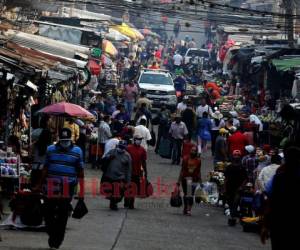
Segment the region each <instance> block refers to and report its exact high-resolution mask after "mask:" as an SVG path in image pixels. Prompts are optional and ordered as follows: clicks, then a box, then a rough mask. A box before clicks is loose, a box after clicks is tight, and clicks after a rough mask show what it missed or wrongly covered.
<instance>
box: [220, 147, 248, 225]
mask: <svg viewBox="0 0 300 250" xmlns="http://www.w3.org/2000/svg"><path fill="white" fill-rule="evenodd" d="M241 157H242V154H241V151H240V150H234V151H233V154H232V162H231V164H230V165H228V166H227V167H226V170H225V173H224V174H225V197H226V202H227V204H228V205H229V211H230V218H229V219H228V225H230V226H234V225H235V224H236V220H237V218H239V213H238V206H239V190H240V188H241V186H243V184H245V182H246V180H247V172H246V169H245V168H244V167H243V166H242V158H241Z"/></svg>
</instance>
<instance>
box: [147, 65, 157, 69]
mask: <svg viewBox="0 0 300 250" xmlns="http://www.w3.org/2000/svg"><path fill="white" fill-rule="evenodd" d="M149 69H159V67H158V66H157V65H156V66H153V65H151V66H150V67H149Z"/></svg>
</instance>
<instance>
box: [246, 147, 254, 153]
mask: <svg viewBox="0 0 300 250" xmlns="http://www.w3.org/2000/svg"><path fill="white" fill-rule="evenodd" d="M245 149H246V151H247V152H248V153H249V154H251V153H253V152H254V151H255V147H254V146H252V145H247V146H246V147H245Z"/></svg>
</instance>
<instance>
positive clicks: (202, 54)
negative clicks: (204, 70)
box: [187, 50, 209, 58]
mask: <svg viewBox="0 0 300 250" xmlns="http://www.w3.org/2000/svg"><path fill="white" fill-rule="evenodd" d="M187 56H190V57H192V56H199V57H206V58H208V57H209V53H208V51H203V50H190V51H189V52H188V54H187Z"/></svg>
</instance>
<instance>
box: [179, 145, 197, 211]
mask: <svg viewBox="0 0 300 250" xmlns="http://www.w3.org/2000/svg"><path fill="white" fill-rule="evenodd" d="M199 182H201V159H200V157H198V153H197V148H196V147H193V148H192V149H191V151H190V154H189V155H188V156H186V157H184V158H183V161H182V168H181V171H180V175H179V178H178V183H177V185H178V186H179V185H180V184H181V185H182V190H183V193H184V208H183V214H184V215H188V216H190V215H191V209H192V206H193V201H194V193H195V188H196V185H197V183H199Z"/></svg>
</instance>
